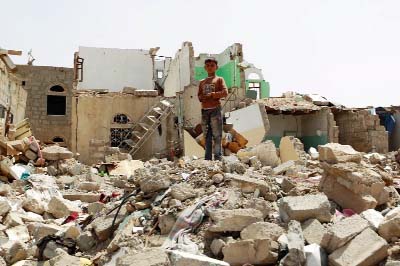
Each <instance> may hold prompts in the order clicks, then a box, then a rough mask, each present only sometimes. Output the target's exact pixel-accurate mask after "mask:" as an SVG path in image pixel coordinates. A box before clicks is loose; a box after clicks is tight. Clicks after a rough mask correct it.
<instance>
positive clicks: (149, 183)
mask: <svg viewBox="0 0 400 266" xmlns="http://www.w3.org/2000/svg"><path fill="white" fill-rule="evenodd" d="M170 185H171V180H170V179H169V178H168V177H165V176H160V175H155V176H148V177H147V178H144V179H142V180H141V181H140V189H141V190H142V191H143V192H145V193H150V192H157V191H160V190H163V189H167V188H169V186H170Z"/></svg>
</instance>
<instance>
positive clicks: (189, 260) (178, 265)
mask: <svg viewBox="0 0 400 266" xmlns="http://www.w3.org/2000/svg"><path fill="white" fill-rule="evenodd" d="M169 258H170V261H171V263H172V265H174V266H189V265H190V266H229V264H228V263H226V262H223V261H220V260H216V259H212V258H209V257H207V256H201V255H193V254H190V253H187V252H182V251H179V250H172V251H170V252H169Z"/></svg>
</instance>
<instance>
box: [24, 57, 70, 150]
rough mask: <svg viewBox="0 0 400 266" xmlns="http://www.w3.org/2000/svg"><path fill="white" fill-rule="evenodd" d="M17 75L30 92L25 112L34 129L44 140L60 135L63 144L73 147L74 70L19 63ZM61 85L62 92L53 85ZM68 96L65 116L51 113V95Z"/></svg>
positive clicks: (35, 133) (34, 132)
mask: <svg viewBox="0 0 400 266" xmlns="http://www.w3.org/2000/svg"><path fill="white" fill-rule="evenodd" d="M16 74H17V75H19V77H20V78H21V80H22V81H23V82H24V84H25V89H26V90H27V92H28V97H27V102H26V112H25V115H26V117H27V118H29V121H30V124H31V128H32V132H33V134H34V135H35V137H36V138H37V139H39V140H41V141H43V142H52V141H53V140H54V139H55V138H61V139H63V140H64V142H61V143H60V145H63V146H67V147H68V148H70V147H71V101H72V95H73V86H72V82H73V69H72V68H64V67H50V66H29V65H18V67H17V72H16ZM54 86H59V87H61V88H62V89H63V91H61V92H57V91H52V90H51V88H54ZM49 95H53V96H65V97H66V108H65V115H48V112H47V111H48V110H47V100H48V96H49Z"/></svg>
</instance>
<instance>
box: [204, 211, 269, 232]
mask: <svg viewBox="0 0 400 266" xmlns="http://www.w3.org/2000/svg"><path fill="white" fill-rule="evenodd" d="M210 217H211V219H212V220H213V221H214V224H213V225H212V226H211V227H209V228H208V230H210V231H211V232H227V231H236V232H239V231H242V230H243V229H244V228H245V227H246V226H248V225H250V224H252V223H255V222H261V221H263V214H262V213H261V212H260V211H258V210H255V209H235V210H215V211H213V212H211V213H210Z"/></svg>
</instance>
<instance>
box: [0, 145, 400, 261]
mask: <svg viewBox="0 0 400 266" xmlns="http://www.w3.org/2000/svg"><path fill="white" fill-rule="evenodd" d="M4 145H5V147H6V148H5V149H4V148H3V146H4ZM2 148H3V149H2V154H4V156H3V157H2V160H1V163H0V165H1V174H2V175H3V176H2V177H1V184H0V216H1V223H0V254H1V257H2V258H0V265H16V266H27V265H29V266H32V265H35V266H36V265H50V266H60V265H104V266H111V265H117V266H125V265H140V266H158V265H177V266H184V265H185V266H186V265H201V266H215V265H218V266H219V265H232V266H237V265H328V264H329V265H340V266H342V265H343V266H344V265H378V264H380V263H381V264H382V265H397V264H398V263H400V242H399V237H400V227H399V224H400V207H397V206H398V204H399V201H400V197H399V194H398V189H399V187H398V185H399V183H398V177H399V171H400V166H399V164H398V162H396V158H395V157H396V154H395V153H389V154H385V155H382V154H377V153H371V154H362V153H359V152H357V151H355V150H354V149H353V148H352V147H350V146H346V145H340V144H335V143H329V144H326V145H323V146H319V149H318V151H317V150H315V149H311V150H310V152H309V154H307V153H305V152H304V150H303V146H302V144H301V142H300V141H299V140H298V139H295V138H293V137H288V138H283V139H282V142H281V145H280V148H279V149H277V148H276V147H275V145H274V144H273V143H272V142H271V141H267V142H264V143H261V144H259V145H258V146H256V147H253V148H247V149H244V150H240V151H239V152H238V153H237V154H236V155H230V156H225V157H223V160H222V161H221V162H211V161H205V160H202V159H197V158H188V157H183V158H181V159H179V160H176V161H175V162H171V161H168V160H166V159H161V160H160V159H151V160H149V161H147V162H141V161H136V160H131V159H130V158H127V159H124V160H121V161H118V160H117V158H119V157H118V156H114V157H112V156H111V157H109V161H108V162H105V163H103V164H99V165H95V166H92V167H90V166H86V165H83V164H81V163H79V162H78V161H77V160H76V159H75V158H74V155H73V154H72V153H71V152H70V151H68V150H66V149H64V148H61V147H58V146H56V145H53V146H47V147H44V146H40V145H39V144H38V142H37V141H35V140H33V139H29V138H28V139H23V140H20V141H18V142H13V141H11V142H10V141H8V142H3V144H2ZM14 150H15V151H16V152H14ZM9 151H12V153H9ZM34 155H36V157H35V156H34ZM28 156H29V157H28ZM24 157H26V158H28V160H27V161H26V159H25V158H24ZM113 158H114V160H115V161H113ZM24 163H25V164H24ZM16 166H18V167H16ZM43 263H44V264H43Z"/></svg>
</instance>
